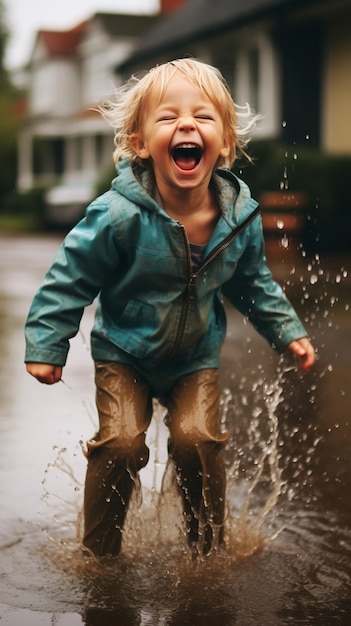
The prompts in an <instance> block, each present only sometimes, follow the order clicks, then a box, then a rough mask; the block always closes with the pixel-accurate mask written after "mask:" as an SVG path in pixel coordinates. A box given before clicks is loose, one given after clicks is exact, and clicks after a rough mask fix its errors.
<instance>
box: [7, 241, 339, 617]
mask: <svg viewBox="0 0 351 626" xmlns="http://www.w3.org/2000/svg"><path fill="white" fill-rule="evenodd" d="M57 244H58V239H57V237H51V238H41V237H37V238H29V237H23V238H16V237H13V238H12V237H6V238H5V237H3V238H0V296H1V307H0V349H1V357H2V358H1V362H0V397H1V405H0V435H1V441H2V452H1V456H0V475H1V481H0V493H1V510H0V520H1V527H0V551H1V578H0V603H1V604H0V616H1V624H2V626H22V625H23V626H24V625H25V626H52V625H53V624H54V625H55V626H76V625H78V624H83V625H84V624H85V625H86V626H95V625H96V626H112V625H113V626H116V625H118V626H135V625H138V626H139V625H142V626H144V625H150V626H151V625H152V626H175V625H177V626H178V625H179V626H180V625H182V626H209V625H210V624H211V626H213V625H216V624H220V625H221V626H233V625H238V626H251V625H252V626H253V625H257V624H263V625H267V626H275V625H285V624H294V625H295V624H302V625H310V624H316V625H318V626H330V624H336V625H340V626H343V625H345V626H346V624H349V623H350V619H351V558H350V557H351V491H350V485H351V455H350V426H349V420H350V416H349V414H350V406H351V403H350V399H351V388H350V380H351V376H350V374H351V355H350V348H349V346H350V345H351V343H350V340H351V318H350V309H349V307H350V305H351V281H350V270H351V267H350V261H348V260H346V261H345V259H344V260H340V259H335V260H333V261H331V260H330V259H328V260H319V259H313V260H312V261H308V260H306V259H303V258H302V259H301V261H300V262H299V264H298V269H296V271H294V270H293V269H291V267H292V266H291V265H290V262H289V264H287V265H286V266H284V265H282V264H279V265H277V266H275V267H274V271H275V273H276V274H277V276H278V278H280V279H283V280H284V281H285V283H286V285H287V289H288V290H289V294H290V295H291V296H292V298H293V299H294V302H295V303H296V306H297V308H299V311H300V312H301V314H302V317H304V318H306V321H307V323H308V325H309V328H310V330H311V334H312V337H313V340H314V342H315V344H316V345H317V346H318V352H319V359H318V364H317V367H316V368H315V370H314V372H311V373H309V374H308V375H307V376H304V377H301V376H300V375H299V374H298V373H297V372H296V371H295V370H294V369H291V365H292V364H291V363H288V362H286V361H282V362H279V359H278V358H277V357H276V356H275V355H272V354H271V351H270V349H269V348H267V347H266V345H265V343H264V342H263V341H262V340H261V339H260V338H259V337H257V335H256V334H255V333H254V332H253V331H252V330H251V329H250V328H249V327H244V326H243V323H242V320H241V319H240V317H239V316H237V315H236V314H232V313H231V314H230V316H229V336H228V341H227V344H226V347H225V350H224V353H223V374H222V377H223V416H224V419H225V420H226V425H227V427H228V428H229V429H230V431H231V433H232V437H231V444H230V446H229V447H228V450H227V451H226V463H227V470H228V476H229V490H228V491H229V503H230V519H229V520H228V525H229V526H230V528H231V532H230V535H229V536H228V540H227V544H228V549H227V552H226V553H225V554H215V555H213V556H211V557H209V558H207V559H206V560H205V561H204V562H199V563H192V562H191V561H190V559H189V557H188V555H187V554H186V552H185V549H184V543H183V541H182V529H181V522H180V516H179V512H178V508H177V501H176V499H175V498H174V495H173V491H172V476H171V475H169V481H168V483H167V489H166V492H165V495H164V496H163V497H162V507H160V506H159V505H158V504H159V498H160V495H159V491H160V484H161V478H162V475H163V472H164V469H165V463H166V452H165V439H166V436H167V435H166V429H165V427H164V426H163V423H162V414H161V413H158V419H156V420H155V421H154V423H153V426H152V429H151V431H150V433H149V442H150V445H151V448H152V456H151V459H150V463H149V466H148V467H147V468H146V470H143V472H142V482H143V490H144V500H145V502H144V505H143V507H142V508H141V509H138V507H137V502H136V503H135V506H134V507H133V508H132V510H131V512H130V517H129V525H128V531H127V537H126V542H125V549H124V552H123V555H122V556H121V558H119V559H118V560H117V561H109V562H104V563H100V564H97V563H95V562H92V561H91V560H88V559H87V558H86V557H84V555H82V554H81V552H80V549H79V545H78V542H77V516H78V512H79V508H80V503H81V497H82V493H81V492H82V484H83V480H84V472H85V461H84V458H83V455H82V454H81V449H80V448H81V445H80V443H79V442H80V441H85V439H87V438H88V437H89V436H90V435H91V433H92V431H93V430H94V420H95V412H94V408H93V392H94V390H93V384H92V380H91V376H92V367H91V362H90V356H89V354H88V350H87V346H86V342H85V337H88V332H89V326H90V322H91V316H92V311H88V312H87V315H86V316H85V319H84V324H83V334H81V335H79V336H78V337H77V338H76V339H75V340H74V342H73V347H72V352H71V355H70V361H69V365H68V366H67V368H66V371H65V376H64V380H65V384H59V385H57V386H56V387H55V388H48V387H44V386H40V385H38V383H36V381H34V380H32V379H30V377H29V376H27V375H26V374H25V372H24V368H23V365H22V359H23V331H22V327H23V322H24V318H25V315H26V312H27V309H28V306H29V303H30V300H31V298H32V295H33V293H34V291H35V289H36V288H37V286H38V285H39V283H40V281H41V279H42V276H43V272H44V271H45V269H46V268H47V266H48V264H49V263H50V261H51V258H52V256H53V254H54V251H55V250H56V247H57ZM272 399H273V401H274V402H273V404H274V406H273V409H274V410H273V411H272ZM270 413H272V415H270ZM258 472H259V474H258ZM256 482H257V484H256ZM259 548H260V549H259ZM250 553H252V554H251V555H250Z"/></svg>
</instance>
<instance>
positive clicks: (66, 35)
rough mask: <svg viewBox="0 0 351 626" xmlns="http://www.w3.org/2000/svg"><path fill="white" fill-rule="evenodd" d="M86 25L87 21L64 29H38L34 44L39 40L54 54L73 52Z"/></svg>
mask: <svg viewBox="0 0 351 626" xmlns="http://www.w3.org/2000/svg"><path fill="white" fill-rule="evenodd" d="M87 25H88V21H85V22H82V23H81V24H78V26H75V27H74V28H72V29H70V30H65V31H59V30H39V31H38V33H37V38H36V43H35V45H37V43H38V42H39V41H41V42H42V43H43V44H44V46H45V48H46V50H47V52H48V53H49V54H51V55H55V56H56V55H66V54H74V53H75V51H76V48H77V45H78V43H79V41H80V39H81V37H82V35H83V33H84V32H85V29H86V27H87Z"/></svg>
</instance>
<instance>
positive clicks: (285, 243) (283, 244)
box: [281, 235, 289, 249]
mask: <svg viewBox="0 0 351 626" xmlns="http://www.w3.org/2000/svg"><path fill="white" fill-rule="evenodd" d="M281 244H282V247H283V248H285V249H286V248H288V247H289V239H288V238H287V236H286V235H285V236H284V237H283V238H282V240H281Z"/></svg>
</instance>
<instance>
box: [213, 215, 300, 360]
mask: <svg viewBox="0 0 351 626" xmlns="http://www.w3.org/2000/svg"><path fill="white" fill-rule="evenodd" d="M249 231H250V232H249V237H248V245H247V247H246V249H245V251H244V253H243V255H242V256H241V258H240V260H239V262H238V265H237V268H236V270H235V272H234V274H233V276H232V278H231V279H230V280H229V281H228V282H227V283H226V284H225V285H224V288H223V294H224V295H225V296H226V297H227V298H228V300H229V301H230V302H231V303H232V304H233V305H234V306H235V307H236V308H237V309H238V310H239V311H240V312H241V313H242V314H243V315H244V316H245V317H247V319H249V321H250V322H251V323H252V325H253V326H254V328H255V329H256V330H257V331H258V332H259V333H260V334H261V335H262V336H263V337H264V338H265V339H266V340H267V341H268V342H269V343H270V344H271V346H272V347H273V348H275V349H277V350H279V351H281V350H283V349H284V348H285V347H286V346H287V345H288V344H289V343H290V342H291V341H294V340H295V339H300V338H301V337H306V336H307V332H306V330H305V328H304V326H303V324H302V323H301V321H300V319H299V317H298V315H297V313H296V311H295V310H294V308H293V307H292V305H291V303H290V302H289V300H288V299H287V297H286V295H285V293H284V291H283V290H282V288H281V287H280V285H279V284H278V283H276V282H275V281H274V280H273V277H272V274H271V272H270V270H269V269H268V267H267V265H266V257H265V252H264V239H263V231H262V221H261V218H260V217H257V218H256V219H255V220H254V221H253V223H252V224H251V225H250V227H249Z"/></svg>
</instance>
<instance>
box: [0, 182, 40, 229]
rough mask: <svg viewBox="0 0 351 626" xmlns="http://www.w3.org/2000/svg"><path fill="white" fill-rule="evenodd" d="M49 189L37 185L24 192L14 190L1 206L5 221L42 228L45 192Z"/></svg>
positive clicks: (0, 216) (0, 211)
mask: <svg viewBox="0 0 351 626" xmlns="http://www.w3.org/2000/svg"><path fill="white" fill-rule="evenodd" d="M46 191H47V189H46V188H42V187H36V188H33V189H30V190H29V191H27V192H24V193H18V192H13V193H11V194H8V195H6V196H5V197H4V199H3V202H2V203H1V206H0V218H1V221H2V222H3V223H9V224H16V223H18V225H19V226H20V225H21V224H23V226H24V227H26V226H28V227H29V226H31V227H33V228H42V226H43V224H44V213H45V193H46Z"/></svg>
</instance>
